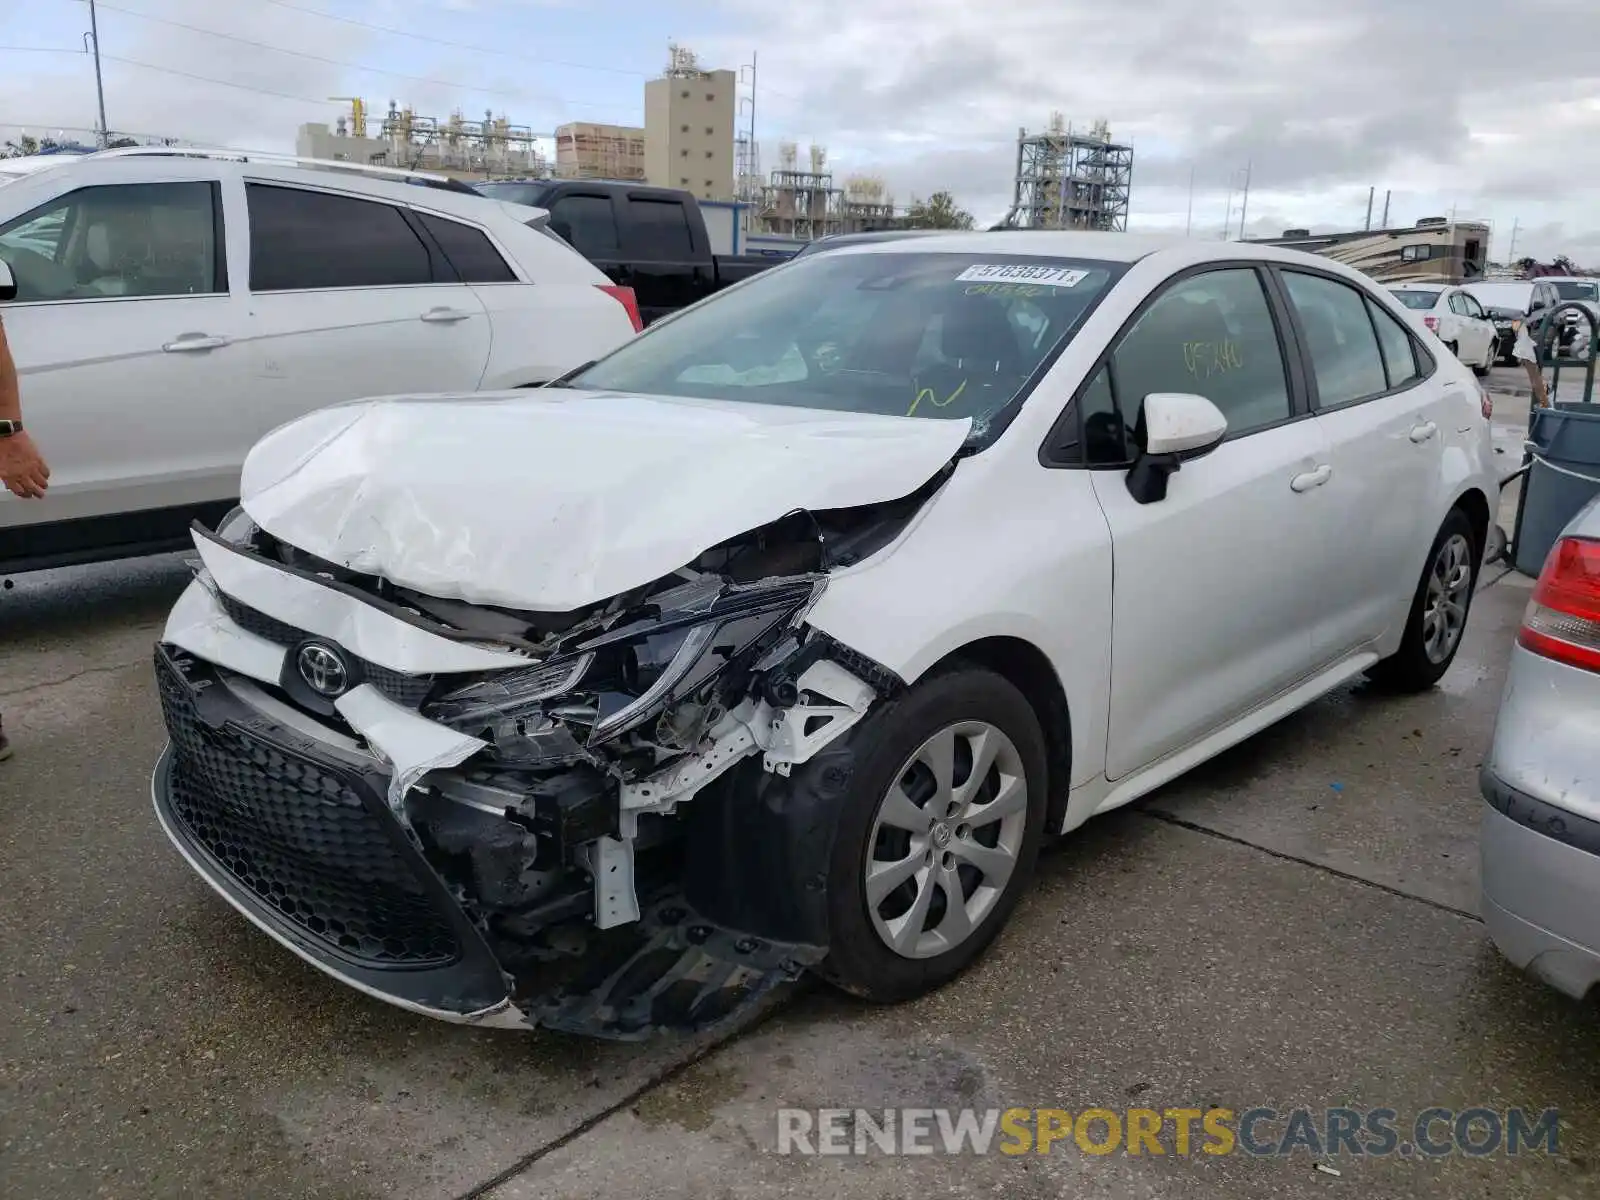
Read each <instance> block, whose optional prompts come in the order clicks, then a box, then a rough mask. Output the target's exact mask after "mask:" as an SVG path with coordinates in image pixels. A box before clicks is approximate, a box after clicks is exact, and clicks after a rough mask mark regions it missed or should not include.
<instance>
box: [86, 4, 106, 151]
mask: <svg viewBox="0 0 1600 1200" xmlns="http://www.w3.org/2000/svg"><path fill="white" fill-rule="evenodd" d="M89 38H90V40H91V41H93V42H94V92H95V97H96V99H97V100H98V101H99V105H100V133H99V136H98V138H97V140H98V141H99V143H100V148H101V149H102V150H104V149H105V148H106V143H108V142H109V141H110V140H111V134H110V131H109V130H107V129H106V88H105V83H104V82H103V81H102V79H101V78H100V22H99V20H98V18H97V17H96V15H95V11H94V0H89Z"/></svg>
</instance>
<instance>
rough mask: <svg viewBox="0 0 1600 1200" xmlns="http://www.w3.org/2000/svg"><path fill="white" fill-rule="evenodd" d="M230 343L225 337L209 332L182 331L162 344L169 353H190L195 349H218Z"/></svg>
mask: <svg viewBox="0 0 1600 1200" xmlns="http://www.w3.org/2000/svg"><path fill="white" fill-rule="evenodd" d="M227 344H228V339H227V338H225V337H212V336H211V335H210V334H207V333H180V334H179V335H178V336H177V337H176V338H174V339H173V340H172V341H170V342H165V343H163V344H162V347H161V348H162V349H163V350H165V351H166V352H167V353H168V354H188V353H190V352H192V351H195V350H217V349H220V348H221V347H223V346H226V345H227Z"/></svg>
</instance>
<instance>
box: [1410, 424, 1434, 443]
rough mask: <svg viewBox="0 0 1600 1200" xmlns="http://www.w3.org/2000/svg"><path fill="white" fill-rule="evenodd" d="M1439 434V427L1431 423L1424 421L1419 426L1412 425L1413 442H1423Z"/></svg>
mask: <svg viewBox="0 0 1600 1200" xmlns="http://www.w3.org/2000/svg"><path fill="white" fill-rule="evenodd" d="M1438 432H1439V427H1438V426H1437V425H1435V424H1434V423H1433V422H1432V421H1424V422H1423V423H1422V424H1421V425H1414V426H1412V429H1411V440H1412V441H1413V442H1425V441H1427V440H1428V439H1429V438H1431V437H1432V436H1433V435H1434V434H1436V433H1438Z"/></svg>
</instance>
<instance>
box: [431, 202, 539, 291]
mask: <svg viewBox="0 0 1600 1200" xmlns="http://www.w3.org/2000/svg"><path fill="white" fill-rule="evenodd" d="M417 216H418V218H419V219H420V220H421V221H422V225H423V228H424V229H426V230H427V231H428V233H429V234H430V235H431V236H432V238H433V240H434V241H436V242H438V243H439V248H440V249H441V250H443V251H444V256H445V257H446V258H448V259H449V260H450V265H451V266H452V267H454V268H455V271H456V274H457V275H459V276H460V277H461V282H462V283H515V282H516V281H517V273H516V272H515V271H513V270H512V269H511V268H510V267H509V266H508V265H507V264H506V260H505V259H503V258H501V257H500V251H498V250H496V249H495V248H494V243H493V242H491V241H490V240H489V239H488V237H487V236H486V235H485V234H484V232H483V231H482V230H481V229H474V228H473V227H472V226H470V225H463V224H462V223H461V222H460V221H451V220H449V219H448V218H445V217H436V216H434V215H432V214H431V213H418V214H417Z"/></svg>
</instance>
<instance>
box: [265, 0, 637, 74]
mask: <svg viewBox="0 0 1600 1200" xmlns="http://www.w3.org/2000/svg"><path fill="white" fill-rule="evenodd" d="M262 2H263V3H265V4H272V5H276V6H277V7H278V8H287V9H289V10H291V11H293V12H300V13H306V14H307V15H309V16H313V17H322V18H323V19H324V20H327V21H338V22H340V23H341V24H344V25H354V26H355V27H356V28H357V29H370V30H372V31H373V32H375V33H387V34H390V35H392V36H394V37H407V38H412V39H414V40H416V41H419V42H432V43H433V44H435V45H438V46H451V47H454V48H455V49H457V50H471V51H473V52H474V53H476V54H498V55H500V56H501V57H503V58H514V59H517V60H518V61H519V62H536V63H544V64H546V65H548V66H554V67H571V68H572V69H573V70H576V71H602V72H604V73H606V74H608V75H628V76H632V77H634V78H638V79H648V78H649V74H648V72H645V71H630V70H628V69H626V68H624V67H601V66H596V65H595V64H593V63H577V62H567V61H566V60H564V59H559V58H537V57H533V56H531V55H526V54H518V53H516V52H515V51H511V50H501V49H499V48H497V47H494V46H475V45H473V44H472V43H470V42H455V41H451V40H450V39H449V38H442V37H435V36H433V35H431V34H426V33H416V32H414V31H412V30H410V29H397V28H395V27H394V26H393V25H375V24H373V23H372V22H371V21H359V20H357V19H356V18H354V17H345V16H340V15H339V14H338V13H331V12H324V11H323V10H321V9H320V8H307V7H306V6H305V5H303V4H291V3H290V2H289V0H262Z"/></svg>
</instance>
